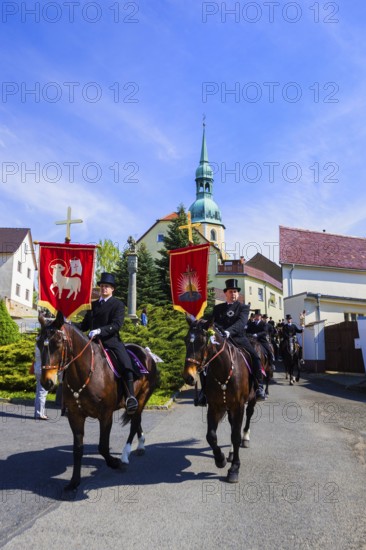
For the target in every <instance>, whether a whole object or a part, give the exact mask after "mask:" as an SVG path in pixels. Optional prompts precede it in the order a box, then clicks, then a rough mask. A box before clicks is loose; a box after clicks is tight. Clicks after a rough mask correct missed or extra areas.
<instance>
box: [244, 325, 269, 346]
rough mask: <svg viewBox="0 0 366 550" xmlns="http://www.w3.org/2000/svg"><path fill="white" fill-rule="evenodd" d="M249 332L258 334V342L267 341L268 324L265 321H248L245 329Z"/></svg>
mask: <svg viewBox="0 0 366 550" xmlns="http://www.w3.org/2000/svg"><path fill="white" fill-rule="evenodd" d="M245 331H246V333H247V334H256V335H257V340H258V342H266V341H267V338H266V337H267V331H266V326H265V323H264V322H263V321H258V323H257V321H248V324H247V326H246V329H245Z"/></svg>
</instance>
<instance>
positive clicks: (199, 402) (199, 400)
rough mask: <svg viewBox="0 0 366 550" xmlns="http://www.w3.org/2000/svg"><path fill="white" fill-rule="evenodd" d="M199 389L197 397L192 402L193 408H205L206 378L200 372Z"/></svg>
mask: <svg viewBox="0 0 366 550" xmlns="http://www.w3.org/2000/svg"><path fill="white" fill-rule="evenodd" d="M200 381H201V389H200V391H199V394H198V397H196V398H195V400H194V405H195V407H205V406H206V405H207V399H206V395H205V385H206V376H205V375H204V374H203V373H202V372H200Z"/></svg>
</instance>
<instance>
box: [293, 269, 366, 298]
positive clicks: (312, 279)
mask: <svg viewBox="0 0 366 550" xmlns="http://www.w3.org/2000/svg"><path fill="white" fill-rule="evenodd" d="M291 269H292V268H291V267H290V266H282V273H283V295H284V297H287V296H290V295H293V294H300V293H302V292H313V293H320V294H328V295H331V296H345V297H348V298H351V297H352V298H359V299H364V298H365V285H366V273H365V272H357V271H356V272H355V271H351V270H346V269H344V270H336V269H335V268H328V269H325V268H317V267H304V266H295V268H294V269H293V270H292V272H291Z"/></svg>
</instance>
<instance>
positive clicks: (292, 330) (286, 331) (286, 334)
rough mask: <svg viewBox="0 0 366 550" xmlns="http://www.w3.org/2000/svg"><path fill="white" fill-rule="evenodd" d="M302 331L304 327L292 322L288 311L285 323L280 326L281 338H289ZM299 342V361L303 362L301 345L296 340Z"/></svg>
mask: <svg viewBox="0 0 366 550" xmlns="http://www.w3.org/2000/svg"><path fill="white" fill-rule="evenodd" d="M302 332H304V328H298V327H297V326H296V325H295V323H293V322H292V315H291V314H290V313H288V314H287V315H286V323H285V324H284V325H283V327H282V339H283V340H288V339H289V338H291V336H295V335H296V334H297V333H300V334H301V333H302ZM298 344H299V348H300V349H299V359H300V361H301V363H304V361H303V359H302V346H301V345H300V343H299V342H298Z"/></svg>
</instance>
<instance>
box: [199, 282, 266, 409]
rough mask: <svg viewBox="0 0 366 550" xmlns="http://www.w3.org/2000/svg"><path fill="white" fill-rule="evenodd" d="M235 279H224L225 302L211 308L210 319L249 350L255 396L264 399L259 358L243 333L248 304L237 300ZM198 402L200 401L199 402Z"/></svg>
mask: <svg viewBox="0 0 366 550" xmlns="http://www.w3.org/2000/svg"><path fill="white" fill-rule="evenodd" d="M240 290H241V289H240V288H239V286H238V281H237V279H228V280H227V281H225V288H224V292H225V297H226V302H224V303H222V304H217V305H216V306H215V307H214V308H213V312H212V319H210V322H212V321H213V322H214V323H215V325H216V327H217V328H218V329H219V330H221V332H222V333H223V334H225V336H226V337H227V338H230V339H231V340H232V341H233V343H234V344H235V345H236V346H238V347H239V348H244V349H245V350H246V351H248V352H249V354H250V356H251V358H252V367H253V374H254V376H255V378H256V379H257V382H258V389H257V391H256V396H257V399H258V400H264V399H265V397H266V396H265V392H264V388H263V375H262V370H261V365H260V359H259V357H258V355H257V353H256V351H255V350H254V348H253V346H252V345H251V343H250V342H249V340H248V338H247V337H246V335H245V326H246V324H247V322H248V315H249V305H246V304H242V303H241V302H239V292H240ZM199 404H200V403H199Z"/></svg>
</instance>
